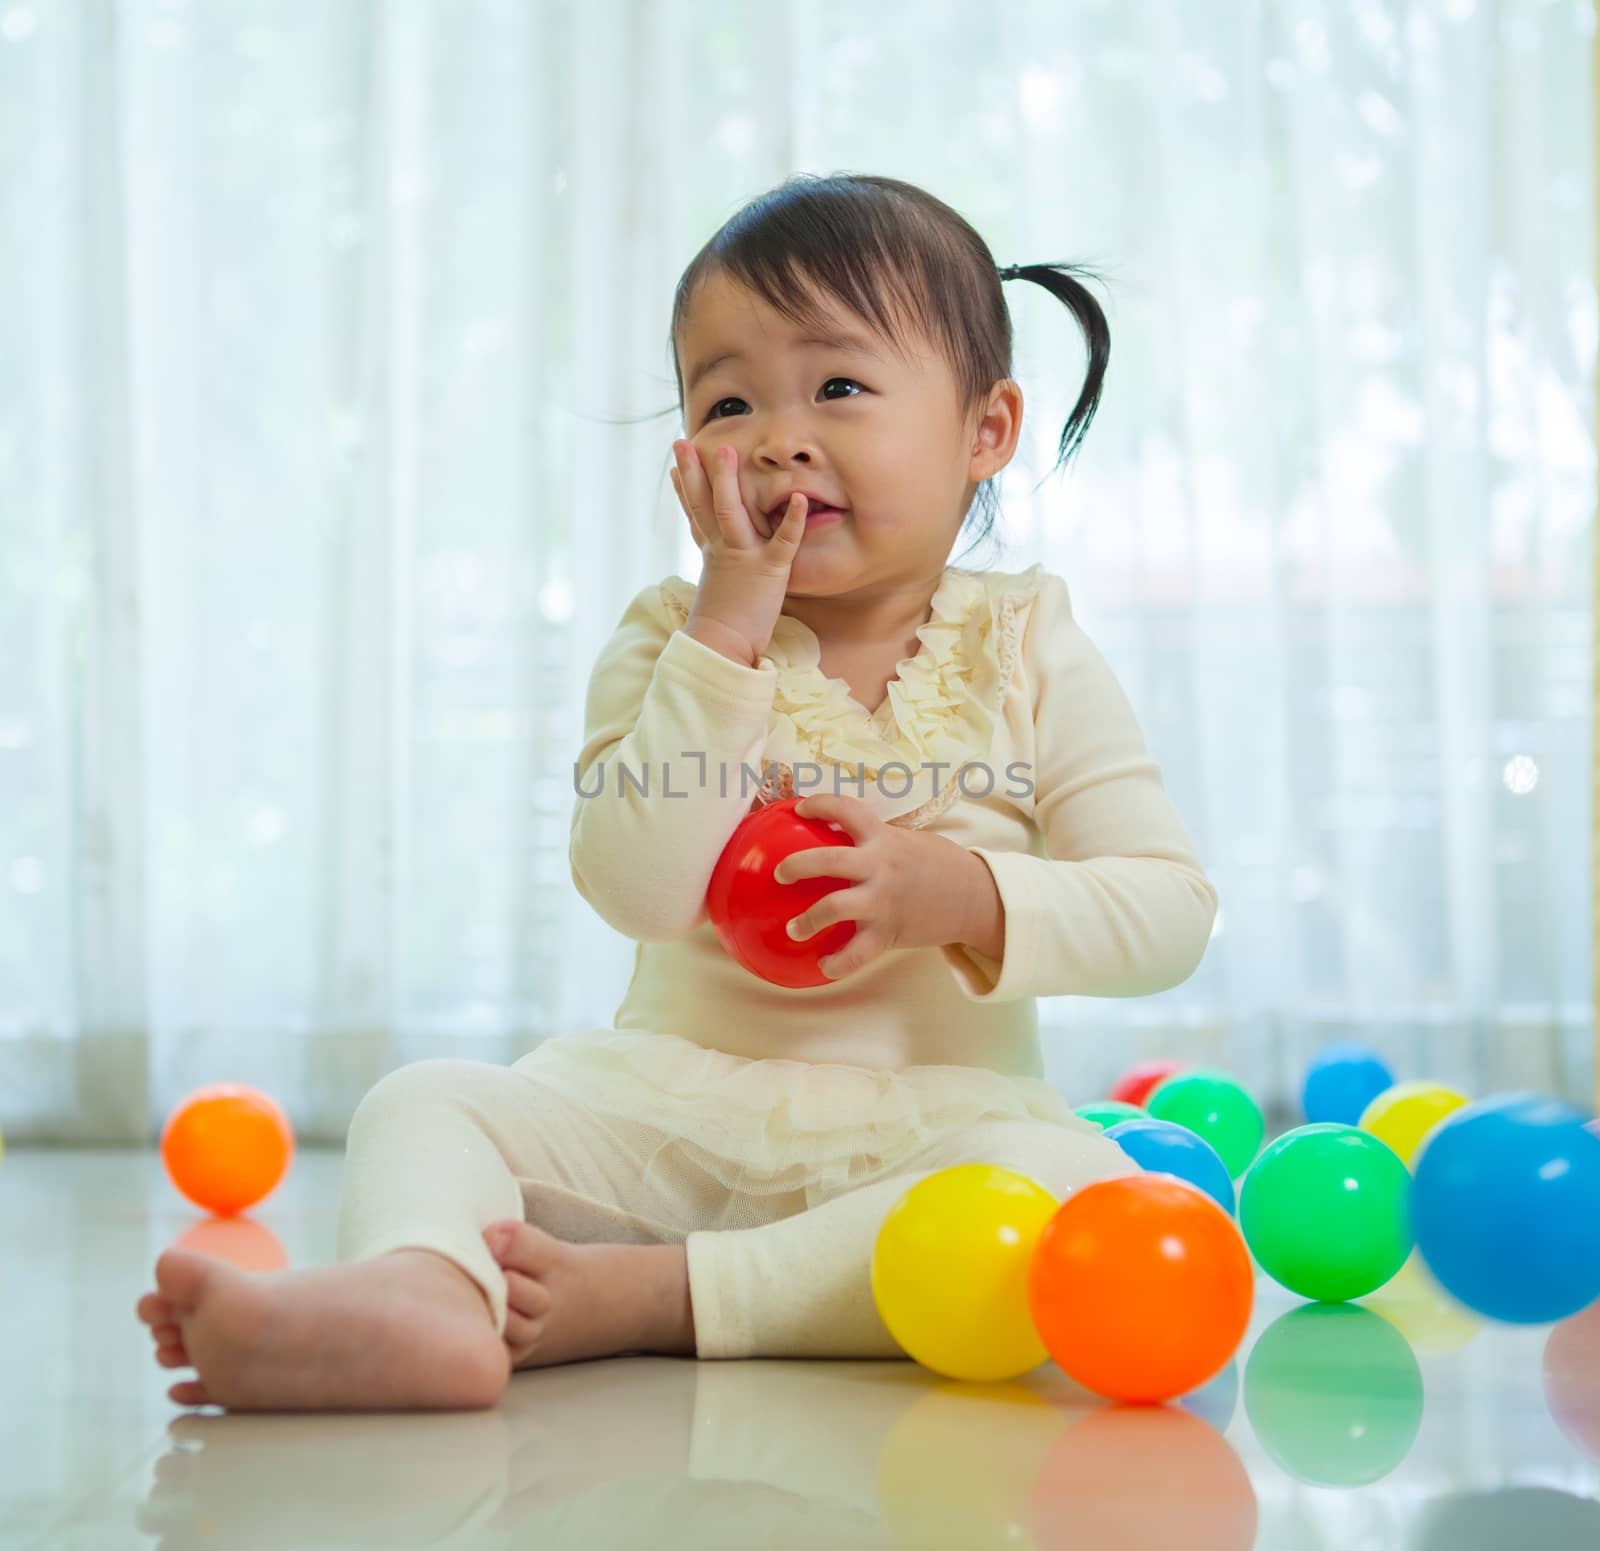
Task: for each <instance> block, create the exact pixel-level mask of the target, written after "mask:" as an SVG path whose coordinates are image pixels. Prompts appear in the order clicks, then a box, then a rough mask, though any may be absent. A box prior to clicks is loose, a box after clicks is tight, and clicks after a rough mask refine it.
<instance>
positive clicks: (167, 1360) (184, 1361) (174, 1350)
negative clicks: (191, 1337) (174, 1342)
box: [156, 1346, 194, 1368]
mask: <svg viewBox="0 0 1600 1551" xmlns="http://www.w3.org/2000/svg"><path fill="white" fill-rule="evenodd" d="M156 1361H157V1362H158V1363H160V1364H161V1366H162V1367H163V1368H192V1367H193V1366H194V1364H193V1363H191V1362H190V1361H189V1354H188V1353H187V1352H186V1351H184V1349H183V1348H182V1347H181V1346H158V1347H157V1348H156Z"/></svg>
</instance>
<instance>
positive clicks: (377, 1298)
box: [138, 1249, 509, 1411]
mask: <svg viewBox="0 0 1600 1551" xmlns="http://www.w3.org/2000/svg"><path fill="white" fill-rule="evenodd" d="M156 1284H157V1288H158V1291H156V1292H151V1293H146V1294H145V1295H144V1297H143V1298H141V1299H140V1300H139V1303H138V1314H139V1318H140V1319H142V1320H143V1321H144V1322H145V1323H146V1324H147V1325H149V1326H150V1332H151V1335H152V1337H153V1338H154V1340H155V1343H156V1361H157V1362H158V1363H160V1364H161V1366H162V1367H163V1368H186V1367H187V1368H194V1369H195V1370H196V1371H197V1372H198V1374H199V1378H198V1379H195V1380H184V1381H182V1382H180V1383H177V1384H174V1385H173V1386H172V1388H171V1389H169V1390H168V1391H167V1393H168V1395H169V1396H170V1397H171V1398H172V1399H173V1400H175V1401H177V1402H178V1403H179V1404H180V1405H194V1406H203V1405H218V1406H225V1407H227V1408H228V1409H229V1410H235V1411H309V1410H316V1411H321V1410H356V1411H380V1410H408V1411H412V1410H458V1409H476V1408H480V1407H485V1406H492V1405H494V1404H495V1403H496V1402H497V1401H498V1400H499V1398H500V1395H501V1393H502V1392H503V1391H504V1389H505V1383H506V1379H507V1377H508V1374H509V1365H508V1363H507V1360H506V1347H505V1343H504V1342H503V1341H502V1340H501V1339H500V1337H499V1336H498V1335H497V1334H496V1333H495V1328H494V1322H493V1320H492V1319H491V1318H490V1315H489V1305H488V1301H487V1300H486V1299H485V1298H484V1296H483V1293H482V1291H481V1290H480V1289H479V1287H478V1285H477V1283H476V1282H474V1281H472V1279H471V1278H470V1277H468V1276H467V1274H466V1273H465V1272H464V1271H462V1270H461V1269H460V1268H459V1267H457V1266H456V1265H455V1264H454V1263H453V1262H452V1261H449V1260H446V1259H445V1258H444V1257H443V1256H442V1255H435V1254H433V1253H432V1252H431V1251H429V1250H423V1249H403V1250H396V1251H394V1252H393V1253H391V1254H387V1255H380V1256H378V1257H377V1258H376V1259H373V1260H357V1261H350V1262H347V1263H345V1264H342V1265H336V1266H319V1267H317V1268H315V1269H313V1270H309V1271H277V1272H271V1273H267V1274H251V1273H248V1272H244V1271H240V1270H237V1269H235V1268H234V1267H233V1266H231V1265H228V1264H227V1263H226V1262H225V1261H221V1260H214V1259H212V1258H210V1257H209V1256H206V1255H195V1254H190V1253H189V1252H188V1251H186V1250H174V1249H169V1250H167V1251H166V1253H164V1254H163V1255H162V1256H161V1257H160V1258H159V1259H158V1260H157V1261H156Z"/></svg>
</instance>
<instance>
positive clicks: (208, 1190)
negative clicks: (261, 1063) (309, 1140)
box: [161, 1082, 294, 1217]
mask: <svg viewBox="0 0 1600 1551" xmlns="http://www.w3.org/2000/svg"><path fill="white" fill-rule="evenodd" d="M293 1157H294V1131H293V1129H292V1128H291V1127H290V1125H289V1117H288V1116H287V1115H285V1114H284V1112H283V1111H282V1110H281V1109H280V1108H279V1107H278V1105H277V1104H276V1103H275V1102H274V1101H273V1100H272V1099H270V1098H268V1097H267V1095H266V1094H264V1093H263V1092H261V1090H260V1089H259V1088H251V1087H247V1086H246V1085H245V1084H243V1083H231V1082H219V1083H212V1084H211V1085H210V1086H209V1087H205V1088H200V1089H197V1090H196V1091H195V1092H194V1093H191V1094H190V1095H189V1096H188V1098H186V1099H184V1100H183V1102H182V1103H181V1104H179V1105H178V1106H177V1107H176V1108H175V1109H174V1110H173V1111H172V1113H171V1115H169V1116H168V1117H167V1123H166V1126H165V1127H164V1128H163V1130H162V1132H161V1161H162V1162H163V1163H164V1164H165V1165H166V1169H167V1177H168V1178H169V1179H170V1180H171V1181H172V1183H173V1184H174V1185H175V1186H176V1187H177V1188H178V1190H179V1192H180V1193H181V1194H183V1195H184V1196H186V1197H187V1198H188V1199H189V1200H190V1201H193V1202H194V1204H195V1205H196V1206H202V1207H204V1208H205V1209H206V1210H207V1211H208V1212H215V1213H217V1215H218V1216H221V1217H226V1216H228V1215H230V1214H231V1213H234V1212H242V1211H244V1210H245V1208H246V1207H250V1206H254V1205H255V1204H256V1202H257V1201H260V1200H262V1199H263V1198H264V1197H266V1196H267V1195H269V1194H271V1192H272V1191H273V1190H274V1189H276V1188H277V1185H278V1182H279V1180H281V1179H282V1178H283V1176H284V1173H285V1172H286V1171H287V1169H288V1167H289V1163H290V1160H291V1159H292V1158H293Z"/></svg>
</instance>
